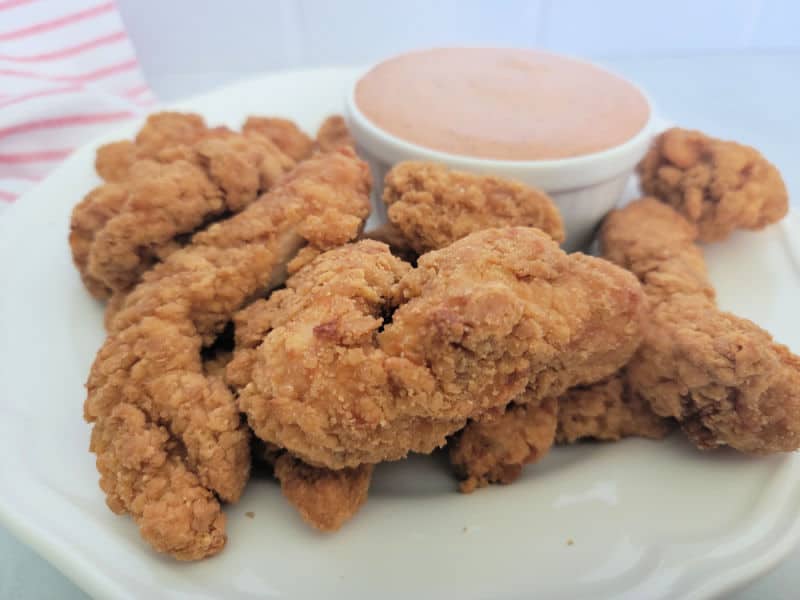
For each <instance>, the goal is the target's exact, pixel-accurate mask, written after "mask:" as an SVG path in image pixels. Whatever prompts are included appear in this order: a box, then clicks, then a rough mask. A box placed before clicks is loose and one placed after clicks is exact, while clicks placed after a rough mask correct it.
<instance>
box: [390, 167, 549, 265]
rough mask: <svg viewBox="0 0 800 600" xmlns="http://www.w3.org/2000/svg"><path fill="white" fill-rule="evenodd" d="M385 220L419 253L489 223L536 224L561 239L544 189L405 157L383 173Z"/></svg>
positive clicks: (491, 225) (509, 224) (485, 226)
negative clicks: (405, 159)
mask: <svg viewBox="0 0 800 600" xmlns="http://www.w3.org/2000/svg"><path fill="white" fill-rule="evenodd" d="M383 201H384V202H385V203H386V206H387V209H388V211H387V214H388V217H389V221H390V222H391V223H392V224H393V225H394V226H395V227H396V228H397V229H398V230H399V231H400V233H401V234H402V235H403V236H404V237H405V239H406V240H407V241H408V244H409V245H410V246H411V247H412V248H413V249H414V250H415V251H416V252H417V253H419V254H424V253H425V252H428V251H430V250H437V249H439V248H444V247H445V246H447V245H448V244H450V243H452V242H454V241H456V240H458V239H461V238H463V237H464V236H466V235H468V234H470V233H473V232H476V231H480V230H482V229H489V228H491V227H503V226H522V227H538V228H539V229H541V230H542V231H544V232H545V233H547V234H548V235H549V236H550V237H552V238H553V239H554V240H555V241H556V242H558V243H561V242H563V241H564V226H563V224H562V222H561V215H560V213H559V212H558V209H557V208H556V206H555V204H553V201H552V200H551V199H550V197H549V196H547V194H545V193H544V192H541V191H539V190H536V189H534V188H531V187H528V186H525V185H523V184H521V183H517V182H516V181H509V180H506V179H500V178H498V177H491V176H480V175H473V174H471V173H464V172H461V171H451V170H449V169H448V168H447V167H445V166H443V165H439V164H436V163H428V162H416V161H408V162H403V163H399V164H398V165H395V166H394V167H393V168H392V169H391V170H390V171H389V172H388V173H387V175H386V180H385V187H384V189H383Z"/></svg>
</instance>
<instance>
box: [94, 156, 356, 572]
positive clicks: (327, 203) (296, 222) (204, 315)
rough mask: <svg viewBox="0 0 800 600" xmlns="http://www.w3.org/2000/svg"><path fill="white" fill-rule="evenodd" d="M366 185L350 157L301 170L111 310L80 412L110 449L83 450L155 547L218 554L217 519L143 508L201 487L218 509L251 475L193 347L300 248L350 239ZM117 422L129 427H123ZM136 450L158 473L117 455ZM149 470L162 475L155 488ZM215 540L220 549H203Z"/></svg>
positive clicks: (182, 554) (219, 389)
mask: <svg viewBox="0 0 800 600" xmlns="http://www.w3.org/2000/svg"><path fill="white" fill-rule="evenodd" d="M369 185H370V180H369V170H368V167H367V165H366V164H365V163H363V162H362V161H360V160H358V159H357V158H356V157H355V155H354V154H353V153H352V152H351V151H342V152H339V153H333V154H327V155H324V156H323V157H321V158H319V159H314V160H309V161H306V162H304V163H303V164H302V165H300V166H298V167H297V168H296V169H295V170H294V171H293V172H292V173H290V174H289V175H288V176H287V177H286V178H285V179H284V180H283V181H282V182H281V183H280V184H278V185H277V186H276V187H274V188H273V189H272V190H271V191H270V192H269V193H267V194H265V195H264V196H262V197H261V198H260V199H259V200H257V201H256V202H254V203H252V204H251V205H250V206H249V207H248V208H247V209H245V210H244V211H243V212H242V213H240V214H238V215H236V216H234V217H232V218H230V219H228V220H226V221H222V222H220V223H217V224H215V225H213V226H212V227H210V228H209V229H208V230H206V231H204V232H203V233H202V234H198V235H197V236H195V239H194V241H193V243H192V244H190V245H189V246H187V247H185V248H183V249H181V250H177V251H175V252H173V253H172V254H171V255H170V256H169V257H168V258H167V259H166V260H165V261H164V262H163V263H161V264H160V265H158V266H157V267H156V268H154V269H153V270H151V271H149V272H148V273H146V274H145V276H144V277H143V280H142V282H141V283H140V284H139V285H138V286H137V287H136V288H135V289H134V290H133V291H132V292H131V293H130V294H128V295H127V297H125V298H124V299H123V301H121V302H120V306H119V309H118V311H117V313H116V315H115V317H114V318H113V320H112V322H111V323H110V335H109V338H108V339H107V340H106V342H105V344H104V345H103V347H102V348H101V349H100V351H99V352H98V355H97V358H96V359H95V362H94V365H93V366H92V370H91V373H90V375H89V381H88V382H87V389H88V395H87V399H86V403H85V406H84V412H85V416H86V419H87V420H88V421H90V422H94V423H95V426H96V427H99V428H100V430H101V432H102V431H113V432H114V434H113V437H114V440H113V441H114V443H109V441H108V439H107V436H104V435H103V434H101V433H98V434H97V436H95V437H96V440H95V439H94V438H93V442H92V450H93V451H94V452H95V453H96V454H97V455H98V459H97V466H98V469H99V470H100V473H101V482H102V487H103V490H104V491H105V492H106V494H107V497H108V504H109V506H110V507H111V508H112V509H113V510H115V511H116V512H129V513H131V515H132V516H133V517H134V519H135V520H136V521H137V523H139V525H140V528H141V530H142V534H143V536H144V537H145V538H146V539H147V540H148V541H149V542H150V543H151V544H152V545H153V547H154V548H156V549H158V550H160V551H163V552H168V553H170V554H173V555H174V556H176V557H177V558H192V559H194V558H201V557H203V556H209V555H211V554H213V553H215V552H218V551H219V550H220V549H221V547H222V543H224V531H223V530H222V525H221V524H222V523H224V521H220V520H217V519H213V520H207V519H205V520H202V521H197V522H189V521H187V520H186V519H183V518H178V517H179V516H180V515H179V514H177V513H176V514H175V515H171V514H169V511H168V510H166V509H165V507H164V506H163V505H161V504H158V505H156V506H154V507H153V509H152V510H151V509H150V507H149V506H148V505H147V503H148V500H149V499H150V498H151V497H152V498H154V499H156V500H158V499H159V498H162V497H163V498H181V497H186V498H189V497H192V495H193V494H195V491H191V490H196V489H197V488H198V487H199V488H203V489H205V490H206V491H207V492H208V494H207V498H208V502H210V503H212V504H213V505H214V506H215V507H216V508H215V509H214V510H215V511H217V512H218V511H219V506H218V502H217V500H216V499H215V498H214V496H213V494H216V495H218V496H219V497H220V498H221V499H222V500H225V501H235V500H237V499H238V497H239V495H240V494H241V491H242V489H243V487H244V484H245V483H246V481H247V478H248V474H249V470H250V449H249V433H248V430H247V428H246V426H245V425H244V424H243V423H241V422H240V418H239V409H238V407H237V405H236V402H235V399H234V397H233V396H232V394H231V392H230V390H229V388H228V387H227V385H225V384H224V383H223V381H222V380H221V379H220V378H219V377H215V376H213V375H209V374H207V372H206V371H205V369H204V365H203V360H202V354H201V348H202V345H203V344H206V345H210V344H211V343H212V342H213V341H214V339H215V338H216V336H217V334H218V333H220V332H221V331H222V330H223V329H224V328H225V325H226V323H228V322H229V321H230V319H231V317H232V316H233V314H234V313H235V311H237V310H238V309H240V308H241V307H242V306H243V305H244V304H245V303H246V302H247V301H249V300H250V299H252V298H253V297H257V296H259V295H262V294H264V293H266V292H267V291H268V290H269V289H270V288H271V287H274V286H275V285H277V284H278V283H280V281H281V278H282V273H283V272H284V270H285V265H286V263H287V262H288V260H289V259H290V258H291V257H292V255H293V254H294V252H296V251H297V249H298V248H299V247H300V246H301V245H302V244H303V243H309V244H312V245H316V246H318V247H320V248H322V249H325V248H330V247H333V246H337V245H339V244H341V243H343V242H345V241H347V240H348V239H352V238H354V237H355V236H356V235H357V234H358V232H359V230H360V227H361V225H362V223H363V221H364V219H366V216H367V214H368V212H369ZM122 414H124V415H135V418H134V417H130V418H126V419H124V420H123V421H120V419H119V418H118V417H119V416H120V415H122ZM140 415H141V416H140ZM148 444H150V447H146V446H147V445H148ZM137 445H142V446H145V447H143V448H142V449H141V451H140V453H141V454H143V455H144V456H145V457H148V456H152V457H154V459H155V458H157V459H158V461H157V464H155V465H153V464H151V463H150V462H147V461H142V462H139V463H136V462H134V463H131V462H129V461H127V458H126V457H125V456H121V455H119V454H118V452H120V451H122V450H123V449H125V448H128V447H131V446H137ZM162 464H166V465H167V466H166V467H163V469H162V466H161V465H162ZM137 465H141V466H142V469H143V470H142V472H138V471H137V468H136V467H137ZM152 469H157V470H158V472H159V473H163V474H164V477H161V478H158V479H157V480H154V479H152V478H151V477H150V475H149V472H150V470H152ZM175 471H179V472H180V473H182V474H181V476H173V475H172V474H171V473H173V472H175ZM184 472H188V475H184V474H183V473H184ZM167 475H169V476H167ZM189 475H191V477H189ZM151 486H157V489H155V490H153V491H152V494H151V491H150V487H151ZM212 492H213V494H212ZM170 502H171V501H170ZM168 507H169V505H167V508H168ZM165 510H166V512H164V511H165ZM153 511H155V512H153ZM204 511H205V512H204V514H206V513H208V511H206V509H204ZM173 516H174V517H175V519H172V518H171V517H173ZM151 517H153V518H158V523H151V521H150V518H151ZM212 525H213V527H214V530H213V531H212V530H211V529H209V528H210V527H212ZM219 536H222V541H223V542H222V543H213V544H210V543H209V540H210V539H211V538H214V539H217V538H218V537H219Z"/></svg>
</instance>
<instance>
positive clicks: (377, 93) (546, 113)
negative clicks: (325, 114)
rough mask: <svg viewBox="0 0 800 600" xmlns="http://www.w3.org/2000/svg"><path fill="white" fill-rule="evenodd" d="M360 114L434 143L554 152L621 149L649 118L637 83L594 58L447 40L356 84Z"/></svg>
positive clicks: (408, 137)
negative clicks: (468, 45)
mask: <svg viewBox="0 0 800 600" xmlns="http://www.w3.org/2000/svg"><path fill="white" fill-rule="evenodd" d="M355 103H356V106H357V107H358V109H359V110H360V111H361V113H362V114H363V115H364V116H365V117H366V118H367V119H368V120H370V121H371V122H372V123H373V124H375V125H377V126H378V127H379V128H381V129H383V130H384V131H386V132H388V133H390V134H392V135H394V136H396V137H398V138H401V139H403V140H405V141H408V142H411V143H414V144H417V145H419V146H425V147H427V148H430V149H433V150H439V151H442V152H448V153H451V154H458V155H462V156H472V157H476V158H493V159H503V160H546V159H556V158H566V157H571V156H580V155H582V154H590V153H592V152H599V151H601V150H607V149H608V148H613V147H614V146H618V145H619V144H621V143H623V142H625V141H627V140H629V139H631V138H632V137H633V136H634V135H636V134H637V133H638V132H639V131H641V130H642V128H644V126H645V125H646V124H647V121H648V119H649V117H650V108H649V105H648V102H647V100H646V99H645V97H644V96H643V95H642V94H641V93H640V92H639V90H638V89H637V88H636V87H634V86H633V85H632V84H630V83H629V82H627V81H625V80H624V79H621V78H620V77H617V76H616V75H613V74H612V73H609V72H607V71H605V70H603V69H601V68H600V67H596V66H594V65H591V64H589V63H585V62H581V61H578V60H573V59H570V58H566V57H563V56H558V55H555V54H550V53H547V52H539V51H534V50H515V49H503V48H439V49H433V50H423V51H419V52H411V53H408V54H403V55H401V56H397V57H395V58H392V59H389V60H387V61H385V62H383V63H381V64H379V65H378V66H377V67H375V68H373V69H372V70H370V71H369V72H368V73H367V74H366V75H365V76H364V77H363V78H362V79H361V80H360V81H359V82H358V84H357V85H356V90H355Z"/></svg>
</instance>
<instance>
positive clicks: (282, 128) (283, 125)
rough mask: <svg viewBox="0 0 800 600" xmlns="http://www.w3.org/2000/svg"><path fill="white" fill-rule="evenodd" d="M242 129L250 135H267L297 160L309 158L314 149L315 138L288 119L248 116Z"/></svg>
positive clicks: (284, 151) (285, 152)
mask: <svg viewBox="0 0 800 600" xmlns="http://www.w3.org/2000/svg"><path fill="white" fill-rule="evenodd" d="M242 131H243V132H244V133H245V134H248V135H252V134H254V133H257V134H260V135H263V136H266V137H267V138H268V139H269V140H270V141H272V143H273V144H275V145H276V146H277V147H278V148H280V149H281V150H282V151H283V153H284V154H286V155H287V156H290V157H291V158H292V159H293V160H295V161H296V162H300V161H303V160H305V159H307V158H309V157H310V156H311V153H312V152H313V151H314V140H312V139H311V138H310V137H308V136H307V135H306V134H305V133H303V131H301V129H300V128H299V127H298V126H297V125H296V124H295V123H294V122H293V121H290V120H288V119H280V118H277V117H248V118H247V120H246V121H245V122H244V126H243V127H242Z"/></svg>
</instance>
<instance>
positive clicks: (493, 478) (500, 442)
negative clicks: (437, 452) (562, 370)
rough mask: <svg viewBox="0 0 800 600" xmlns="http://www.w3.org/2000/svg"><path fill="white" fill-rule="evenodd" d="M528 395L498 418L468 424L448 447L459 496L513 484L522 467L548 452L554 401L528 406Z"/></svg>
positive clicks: (553, 430) (554, 417)
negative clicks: (495, 484)
mask: <svg viewBox="0 0 800 600" xmlns="http://www.w3.org/2000/svg"><path fill="white" fill-rule="evenodd" d="M530 395H531V393H530V392H526V393H523V394H522V396H520V397H519V398H518V399H517V400H516V401H515V402H513V403H511V404H509V406H508V408H507V409H506V410H505V411H504V412H503V413H502V414H500V415H498V416H487V417H486V418H484V419H482V420H480V421H470V422H469V423H468V424H467V426H466V427H465V428H464V429H463V430H461V432H460V433H458V434H457V436H456V438H455V439H454V440H453V441H451V442H450V443H449V444H448V447H449V451H450V462H451V464H452V465H453V466H454V467H455V470H456V473H457V475H458V477H459V479H461V483H460V485H459V489H460V490H461V492H462V493H465V494H468V493H470V492H472V491H474V490H475V489H477V488H481V487H485V486H487V485H488V484H490V483H502V484H509V483H513V482H514V481H516V480H517V478H518V477H519V476H520V474H521V473H522V467H523V466H525V465H527V464H531V463H534V462H537V461H539V460H541V459H542V458H544V456H545V455H546V454H547V453H548V452H549V451H550V448H551V446H552V445H553V440H554V438H555V434H556V423H557V421H558V416H557V414H558V403H557V402H556V400H555V399H554V398H546V399H544V400H540V401H537V400H535V399H534V400H533V401H531V402H528V401H527V397H528V396H530Z"/></svg>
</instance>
